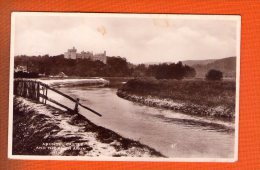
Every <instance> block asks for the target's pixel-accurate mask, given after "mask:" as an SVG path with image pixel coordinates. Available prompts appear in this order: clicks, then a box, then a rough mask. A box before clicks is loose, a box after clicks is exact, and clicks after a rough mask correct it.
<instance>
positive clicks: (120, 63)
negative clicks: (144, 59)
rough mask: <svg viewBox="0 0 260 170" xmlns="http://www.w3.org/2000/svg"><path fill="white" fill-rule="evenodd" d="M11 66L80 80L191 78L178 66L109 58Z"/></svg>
mask: <svg viewBox="0 0 260 170" xmlns="http://www.w3.org/2000/svg"><path fill="white" fill-rule="evenodd" d="M14 66H15V67H17V66H25V67H27V71H28V72H30V73H31V74H32V73H34V74H35V73H37V74H45V75H46V76H50V75H58V74H59V73H60V72H63V73H64V74H66V75H67V76H81V77H97V76H103V77H147V76H149V77H155V78H157V79H179V80H180V79H183V78H185V77H195V75H196V71H195V69H194V68H192V67H190V66H187V65H183V64H182V62H178V63H170V64H167V63H163V64H153V65H145V64H139V65H134V64H131V63H129V62H128V61H127V60H126V59H125V58H122V57H119V56H117V57H116V56H112V57H108V58H107V63H106V64H105V63H103V62H101V61H98V60H97V61H93V60H90V59H76V60H73V59H65V58H64V55H57V56H48V55H44V56H25V55H23V56H16V57H15V62H14Z"/></svg>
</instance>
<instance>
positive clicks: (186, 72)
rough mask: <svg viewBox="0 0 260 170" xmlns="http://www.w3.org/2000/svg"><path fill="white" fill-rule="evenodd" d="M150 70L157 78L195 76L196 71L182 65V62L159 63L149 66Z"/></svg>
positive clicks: (178, 78) (179, 78)
mask: <svg viewBox="0 0 260 170" xmlns="http://www.w3.org/2000/svg"><path fill="white" fill-rule="evenodd" d="M151 70H152V72H154V74H155V77H156V78H157V79H177V80H181V79H183V78H184V77H195V75H196V72H195V70H194V69H193V68H191V67H189V66H187V65H183V64H182V62H178V63H177V64H175V63H171V64H166V63H164V64H159V65H157V66H151Z"/></svg>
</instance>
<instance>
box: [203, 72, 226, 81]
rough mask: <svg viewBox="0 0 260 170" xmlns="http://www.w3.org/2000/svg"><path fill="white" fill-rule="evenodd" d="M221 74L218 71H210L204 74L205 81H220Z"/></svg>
mask: <svg viewBox="0 0 260 170" xmlns="http://www.w3.org/2000/svg"><path fill="white" fill-rule="evenodd" d="M222 78H223V73H222V72H221V71H219V70H214V69H211V70H209V71H208V73H207V74H206V80H222Z"/></svg>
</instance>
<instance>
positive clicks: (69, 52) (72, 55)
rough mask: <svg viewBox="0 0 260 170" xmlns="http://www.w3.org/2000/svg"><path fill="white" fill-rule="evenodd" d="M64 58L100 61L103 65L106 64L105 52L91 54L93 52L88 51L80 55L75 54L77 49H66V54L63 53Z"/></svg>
mask: <svg viewBox="0 0 260 170" xmlns="http://www.w3.org/2000/svg"><path fill="white" fill-rule="evenodd" d="M64 58H67V59H90V60H93V61H97V60H99V61H102V62H103V63H105V64H106V63H107V56H106V51H104V52H103V53H96V54H93V52H90V51H86V52H85V51H82V52H80V53H77V49H76V48H75V47H73V48H72V49H68V50H67V52H65V53H64Z"/></svg>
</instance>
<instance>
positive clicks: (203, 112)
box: [118, 79, 236, 120]
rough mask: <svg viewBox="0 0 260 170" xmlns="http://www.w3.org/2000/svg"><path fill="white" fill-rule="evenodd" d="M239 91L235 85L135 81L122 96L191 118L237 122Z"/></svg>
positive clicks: (132, 81) (229, 82) (126, 87)
mask: <svg viewBox="0 0 260 170" xmlns="http://www.w3.org/2000/svg"><path fill="white" fill-rule="evenodd" d="M235 91H236V84H235V81H204V80H182V81H178V80H156V79H134V80H130V81H128V82H127V83H126V84H124V85H123V86H122V87H121V88H120V89H119V90H118V95H119V96H120V97H123V98H126V99H129V100H132V101H136V102H139V103H143V104H147V105H150V106H159V107H164V108H168V109H172V110H178V111H182V112H184V113H187V114H194V115H199V116H211V117H217V118H220V119H221V118H223V119H227V120H234V117H235Z"/></svg>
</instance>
